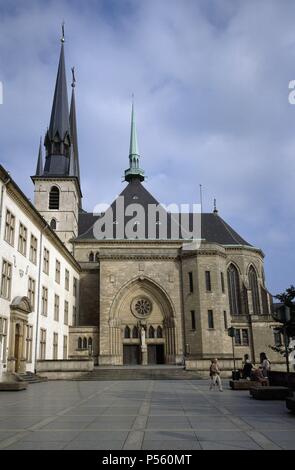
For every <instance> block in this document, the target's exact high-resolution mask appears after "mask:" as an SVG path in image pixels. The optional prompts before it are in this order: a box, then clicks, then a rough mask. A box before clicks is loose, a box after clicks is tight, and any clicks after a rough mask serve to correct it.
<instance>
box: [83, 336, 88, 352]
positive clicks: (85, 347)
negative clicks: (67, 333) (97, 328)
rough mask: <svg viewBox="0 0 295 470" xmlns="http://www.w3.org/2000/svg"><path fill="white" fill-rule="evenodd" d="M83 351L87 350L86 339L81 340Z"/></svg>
mask: <svg viewBox="0 0 295 470" xmlns="http://www.w3.org/2000/svg"><path fill="white" fill-rule="evenodd" d="M83 349H87V338H83Z"/></svg>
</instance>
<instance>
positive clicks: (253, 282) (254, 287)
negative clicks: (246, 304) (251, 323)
mask: <svg viewBox="0 0 295 470" xmlns="http://www.w3.org/2000/svg"><path fill="white" fill-rule="evenodd" d="M248 278H249V285H250V289H251V292H252V305H253V313H254V315H259V314H260V302H259V290H258V282H257V274H256V271H255V269H254V268H253V266H250V269H249V274H248Z"/></svg>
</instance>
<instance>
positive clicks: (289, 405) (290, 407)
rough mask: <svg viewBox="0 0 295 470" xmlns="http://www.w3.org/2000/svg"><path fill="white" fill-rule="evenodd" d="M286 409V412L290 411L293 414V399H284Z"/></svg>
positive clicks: (294, 401)
mask: <svg viewBox="0 0 295 470" xmlns="http://www.w3.org/2000/svg"><path fill="white" fill-rule="evenodd" d="M286 407H287V408H288V410H290V411H292V413H295V398H294V397H288V398H287V399H286Z"/></svg>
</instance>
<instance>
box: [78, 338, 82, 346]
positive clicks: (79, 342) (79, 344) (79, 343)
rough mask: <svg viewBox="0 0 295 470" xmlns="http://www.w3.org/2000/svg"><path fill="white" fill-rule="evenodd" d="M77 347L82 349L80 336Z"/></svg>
mask: <svg viewBox="0 0 295 470" xmlns="http://www.w3.org/2000/svg"><path fill="white" fill-rule="evenodd" d="M78 349H82V338H81V337H80V338H78Z"/></svg>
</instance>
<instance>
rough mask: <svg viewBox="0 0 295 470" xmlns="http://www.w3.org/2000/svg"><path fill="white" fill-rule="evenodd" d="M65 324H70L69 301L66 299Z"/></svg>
mask: <svg viewBox="0 0 295 470" xmlns="http://www.w3.org/2000/svg"><path fill="white" fill-rule="evenodd" d="M64 324H65V325H68V324H69V302H67V301H66V300H65V314H64Z"/></svg>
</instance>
